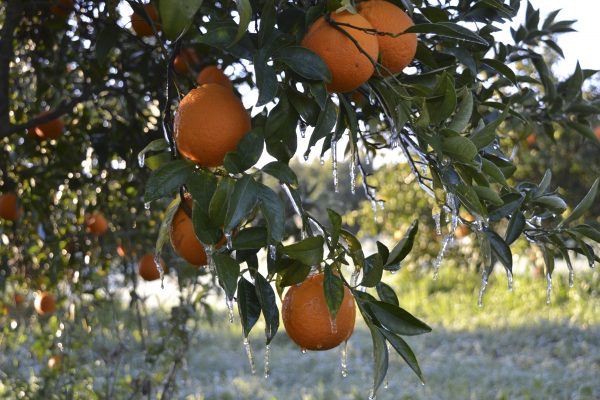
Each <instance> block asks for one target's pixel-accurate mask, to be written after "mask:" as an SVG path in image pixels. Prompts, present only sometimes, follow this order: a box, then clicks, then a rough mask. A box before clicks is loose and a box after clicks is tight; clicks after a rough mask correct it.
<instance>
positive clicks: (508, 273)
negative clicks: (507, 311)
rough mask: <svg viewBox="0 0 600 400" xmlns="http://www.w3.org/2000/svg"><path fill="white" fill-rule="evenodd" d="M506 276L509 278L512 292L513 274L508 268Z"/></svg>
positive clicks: (509, 287)
mask: <svg viewBox="0 0 600 400" xmlns="http://www.w3.org/2000/svg"><path fill="white" fill-rule="evenodd" d="M506 278H507V279H508V290H509V291H511V292H512V290H513V274H512V272H511V271H509V270H506Z"/></svg>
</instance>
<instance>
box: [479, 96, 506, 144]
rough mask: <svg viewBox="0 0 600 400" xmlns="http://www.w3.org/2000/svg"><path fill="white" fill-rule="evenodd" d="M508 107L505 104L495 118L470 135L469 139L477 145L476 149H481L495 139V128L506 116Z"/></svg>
mask: <svg viewBox="0 0 600 400" xmlns="http://www.w3.org/2000/svg"><path fill="white" fill-rule="evenodd" d="M508 110H509V107H508V106H506V108H505V109H504V111H503V112H502V114H501V115H500V116H499V117H498V118H496V120H495V121H494V122H492V123H490V124H487V125H486V126H484V127H483V128H481V129H480V130H478V131H477V132H475V133H474V134H473V135H471V141H472V142H473V143H474V144H475V146H477V148H478V149H482V148H484V147H485V146H487V145H489V144H490V143H492V142H493V141H494V139H496V130H497V129H498V127H499V126H500V124H501V123H502V122H504V120H505V119H506V117H507V116H508V114H509V113H508Z"/></svg>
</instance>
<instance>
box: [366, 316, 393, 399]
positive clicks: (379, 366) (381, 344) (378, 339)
mask: <svg viewBox="0 0 600 400" xmlns="http://www.w3.org/2000/svg"><path fill="white" fill-rule="evenodd" d="M367 327H368V328H369V330H370V331H371V339H372V340H373V388H372V389H371V391H372V392H371V394H372V396H373V397H374V396H375V395H376V393H377V390H378V389H379V386H381V384H382V383H383V380H384V379H385V375H386V374H387V370H388V362H389V354H388V349H387V346H386V345H385V338H384V336H383V334H382V333H381V332H380V331H379V329H378V328H377V327H376V326H374V325H372V324H368V323H367Z"/></svg>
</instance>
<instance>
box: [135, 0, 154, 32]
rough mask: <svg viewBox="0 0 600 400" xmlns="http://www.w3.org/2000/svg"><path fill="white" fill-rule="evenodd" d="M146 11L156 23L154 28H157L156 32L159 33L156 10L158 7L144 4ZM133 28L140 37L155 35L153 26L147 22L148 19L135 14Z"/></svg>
mask: <svg viewBox="0 0 600 400" xmlns="http://www.w3.org/2000/svg"><path fill="white" fill-rule="evenodd" d="M144 10H145V11H146V14H147V15H148V17H150V19H151V20H152V22H154V28H156V31H157V32H159V31H160V24H159V23H158V11H157V10H156V7H154V5H153V4H152V3H149V4H144ZM131 27H132V28H133V30H134V31H135V33H136V34H137V35H138V36H141V37H147V36H153V35H154V30H153V29H152V26H151V25H150V24H149V23H148V22H146V19H145V18H144V17H143V16H142V15H140V14H136V13H133V14H132V15H131Z"/></svg>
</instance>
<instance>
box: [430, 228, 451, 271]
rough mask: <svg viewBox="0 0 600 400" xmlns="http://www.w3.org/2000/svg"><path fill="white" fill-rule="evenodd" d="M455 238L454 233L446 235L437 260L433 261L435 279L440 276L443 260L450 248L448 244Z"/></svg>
mask: <svg viewBox="0 0 600 400" xmlns="http://www.w3.org/2000/svg"><path fill="white" fill-rule="evenodd" d="M453 239H454V234H452V233H449V234H447V235H446V236H444V240H442V247H440V251H439V253H438V255H437V257H436V258H435V260H434V261H433V279H434V280H435V279H437V278H438V272H439V270H440V265H442V261H443V259H444V254H445V253H446V249H447V248H448V245H449V244H450V243H451V242H452V240H453Z"/></svg>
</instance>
